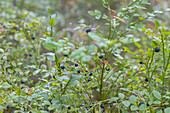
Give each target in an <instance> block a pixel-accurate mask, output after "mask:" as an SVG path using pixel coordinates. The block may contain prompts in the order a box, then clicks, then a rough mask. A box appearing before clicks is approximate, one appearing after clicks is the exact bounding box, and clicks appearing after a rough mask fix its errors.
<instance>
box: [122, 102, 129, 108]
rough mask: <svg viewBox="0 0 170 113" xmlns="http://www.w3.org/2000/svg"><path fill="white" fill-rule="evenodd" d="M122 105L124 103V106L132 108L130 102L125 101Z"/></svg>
mask: <svg viewBox="0 0 170 113" xmlns="http://www.w3.org/2000/svg"><path fill="white" fill-rule="evenodd" d="M122 103H123V104H124V106H126V107H129V106H130V102H128V101H123V102H122Z"/></svg>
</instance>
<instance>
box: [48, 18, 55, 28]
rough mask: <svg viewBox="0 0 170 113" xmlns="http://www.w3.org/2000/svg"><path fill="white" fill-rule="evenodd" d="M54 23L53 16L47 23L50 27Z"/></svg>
mask: <svg viewBox="0 0 170 113" xmlns="http://www.w3.org/2000/svg"><path fill="white" fill-rule="evenodd" d="M54 24H55V18H51V19H50V21H49V25H50V26H51V27H52V26H54Z"/></svg>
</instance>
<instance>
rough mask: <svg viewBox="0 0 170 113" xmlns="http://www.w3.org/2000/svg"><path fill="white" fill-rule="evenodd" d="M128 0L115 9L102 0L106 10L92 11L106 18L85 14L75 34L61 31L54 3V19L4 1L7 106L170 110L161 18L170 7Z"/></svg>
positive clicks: (0, 53)
mask: <svg viewBox="0 0 170 113" xmlns="http://www.w3.org/2000/svg"><path fill="white" fill-rule="evenodd" d="M125 1H126V0H125ZM125 1H124V2H122V3H121V4H122V6H121V8H120V9H119V11H115V10H113V9H112V7H111V4H112V2H109V1H108V0H102V1H101V2H102V3H103V6H104V7H105V12H103V11H99V9H96V10H94V11H88V12H87V13H88V14H89V15H91V16H92V18H93V17H94V19H95V20H97V21H100V22H101V23H100V24H99V25H98V24H95V22H94V20H93V24H94V25H92V26H91V25H86V24H84V22H81V21H83V19H82V20H81V21H79V23H80V25H79V26H78V25H75V26H77V28H75V29H74V30H72V29H71V30H70V29H69V30H70V32H72V33H68V32H65V31H64V30H66V29H63V30H62V31H58V28H57V27H56V25H58V18H59V17H60V14H59V13H57V16H56V14H55V13H54V9H55V8H54V7H52V6H53V5H54V4H52V5H51V7H52V9H49V8H48V13H49V18H48V19H47V18H43V17H37V16H36V15H35V14H33V13H31V12H27V11H26V10H25V11H24V10H19V8H18V7H15V8H16V9H15V10H16V11H15V10H14V11H12V10H11V9H10V10H8V9H6V8H5V7H6V6H4V7H3V6H1V5H0V6H1V7H2V8H3V9H4V11H5V12H6V15H5V16H4V17H3V18H1V19H0V20H1V24H0V42H1V45H0V59H1V61H0V93H1V96H0V110H1V111H2V112H33V113H34V112H35V113H39V112H40V113H41V112H42V113H48V112H52V113H53V112H54V113H55V112H62V113H66V112H94V113H95V112H113V111H114V112H122V113H128V112H158V113H159V112H162V111H163V112H165V113H169V112H170V89H169V88H170V82H169V81H170V77H169V71H170V65H169V60H170V49H169V38H168V37H169V34H170V32H169V28H168V27H167V26H166V25H165V24H162V21H161V20H159V21H158V19H157V18H156V17H157V16H159V15H157V14H162V13H163V11H162V10H161V11H153V12H149V11H147V7H148V6H147V5H150V3H148V1H147V0H131V1H130V2H129V3H128V4H127V3H126V2H125ZM91 2H93V1H91ZM21 3H22V2H21ZM50 3H58V1H50ZM22 4H23V3H22ZM75 5H76V4H75ZM17 11H18V12H17ZM71 11H72V10H71ZM0 12H2V10H0ZM16 12H17V14H18V15H16ZM2 14H3V13H2ZM7 15H8V16H7ZM82 15H83V14H82ZM1 16H2V15H1ZM14 16H16V19H15V18H14ZM148 20H149V21H150V20H151V22H152V23H153V24H154V27H153V28H148V27H147V26H146V23H147V22H148ZM153 20H154V21H153ZM47 24H48V25H47ZM48 26H50V27H48ZM94 26H96V27H94ZM46 28H47V29H46ZM87 28H89V29H90V31H91V32H88V33H86V31H85V29H87ZM74 35H75V36H76V38H75V37H74ZM32 36H34V37H36V38H35V39H34V40H33V39H32V38H31V37H32ZM79 37H81V38H79ZM155 48H160V51H159V52H155ZM101 55H103V56H102V57H100V56H101ZM141 62H142V63H141ZM75 63H77V64H78V66H75ZM77 70H78V72H77ZM79 71H80V72H79ZM91 73H92V74H91ZM146 78H147V81H146ZM80 105H81V106H80ZM102 105H104V108H103V107H102Z"/></svg>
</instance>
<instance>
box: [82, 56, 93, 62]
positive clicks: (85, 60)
mask: <svg viewBox="0 0 170 113" xmlns="http://www.w3.org/2000/svg"><path fill="white" fill-rule="evenodd" d="M91 58H92V57H91V56H90V55H85V56H83V57H82V59H81V61H82V62H88V61H90V60H91Z"/></svg>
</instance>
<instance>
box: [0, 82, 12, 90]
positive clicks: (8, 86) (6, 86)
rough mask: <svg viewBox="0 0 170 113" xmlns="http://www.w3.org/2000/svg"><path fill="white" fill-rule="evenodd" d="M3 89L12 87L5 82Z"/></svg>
mask: <svg viewBox="0 0 170 113" xmlns="http://www.w3.org/2000/svg"><path fill="white" fill-rule="evenodd" d="M1 87H2V88H5V89H6V88H10V87H11V85H9V84H8V83H7V82H4V83H3V84H2V86H1ZM1 87H0V88H1Z"/></svg>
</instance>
